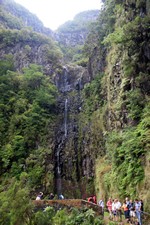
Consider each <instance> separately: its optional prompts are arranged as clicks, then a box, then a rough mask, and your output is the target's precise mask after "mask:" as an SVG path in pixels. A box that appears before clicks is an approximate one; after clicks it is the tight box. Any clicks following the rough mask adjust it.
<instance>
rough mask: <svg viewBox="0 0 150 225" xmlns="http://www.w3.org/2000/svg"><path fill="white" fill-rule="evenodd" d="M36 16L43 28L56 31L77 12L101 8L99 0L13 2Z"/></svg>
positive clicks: (29, 0) (18, 0)
mask: <svg viewBox="0 0 150 225" xmlns="http://www.w3.org/2000/svg"><path fill="white" fill-rule="evenodd" d="M15 2H17V3H19V4H21V5H22V6H24V7H25V8H27V9H28V10H29V11H30V12H32V13H34V14H36V15H37V16H38V18H39V19H40V20H41V21H42V22H43V24H44V26H46V27H49V28H51V29H52V30H56V29H57V28H58V26H60V25H62V24H63V23H65V22H66V21H68V20H72V19H73V17H74V16H75V15H76V14H78V13H79V12H82V11H86V10H93V9H100V8H101V0H15Z"/></svg>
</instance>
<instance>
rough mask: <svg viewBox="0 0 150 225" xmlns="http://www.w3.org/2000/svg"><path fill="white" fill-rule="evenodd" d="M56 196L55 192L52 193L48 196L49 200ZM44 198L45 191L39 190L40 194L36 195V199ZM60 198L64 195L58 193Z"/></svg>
mask: <svg viewBox="0 0 150 225" xmlns="http://www.w3.org/2000/svg"><path fill="white" fill-rule="evenodd" d="M54 198H55V195H54V194H53V193H50V194H49V196H48V199H49V200H52V199H54ZM42 199H43V192H39V194H38V195H37V196H36V199H35V200H42ZM58 199H64V196H63V195H62V194H59V195H58Z"/></svg>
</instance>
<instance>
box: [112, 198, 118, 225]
mask: <svg viewBox="0 0 150 225" xmlns="http://www.w3.org/2000/svg"><path fill="white" fill-rule="evenodd" d="M115 201H116V200H113V201H112V213H113V220H115V221H116V220H117V218H116V216H117V211H116V205H115Z"/></svg>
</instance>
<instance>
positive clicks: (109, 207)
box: [106, 198, 112, 219]
mask: <svg viewBox="0 0 150 225" xmlns="http://www.w3.org/2000/svg"><path fill="white" fill-rule="evenodd" d="M106 206H107V209H108V212H109V219H112V200H111V198H109V199H108V201H107V203H106Z"/></svg>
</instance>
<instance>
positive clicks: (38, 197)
mask: <svg viewBox="0 0 150 225" xmlns="http://www.w3.org/2000/svg"><path fill="white" fill-rule="evenodd" d="M42 197H43V192H40V193H39V194H38V195H37V197H36V200H41V199H42Z"/></svg>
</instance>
